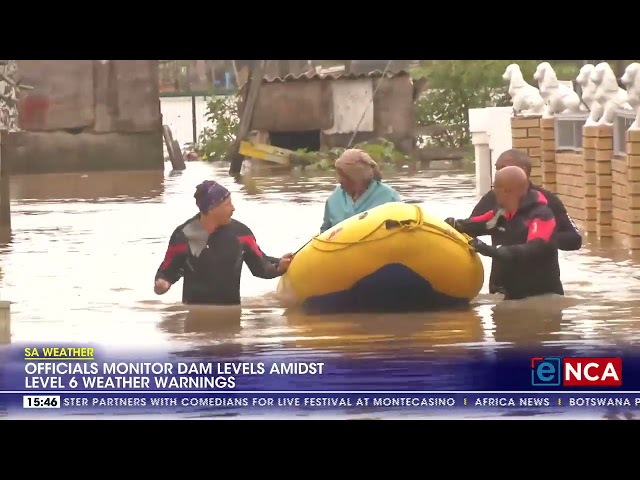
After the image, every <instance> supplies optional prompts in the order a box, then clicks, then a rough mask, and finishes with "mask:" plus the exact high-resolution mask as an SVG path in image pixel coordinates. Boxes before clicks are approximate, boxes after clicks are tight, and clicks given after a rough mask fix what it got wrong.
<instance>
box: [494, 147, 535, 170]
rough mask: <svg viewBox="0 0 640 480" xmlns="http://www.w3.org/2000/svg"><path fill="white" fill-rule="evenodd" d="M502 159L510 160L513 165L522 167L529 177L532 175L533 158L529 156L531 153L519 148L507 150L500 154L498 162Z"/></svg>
mask: <svg viewBox="0 0 640 480" xmlns="http://www.w3.org/2000/svg"><path fill="white" fill-rule="evenodd" d="M500 160H505V161H508V162H509V163H510V164H511V165H515V166H516V167H520V168H521V169H523V170H524V171H525V173H526V174H527V177H528V176H530V175H531V159H530V158H529V155H527V154H526V153H525V152H523V151H522V150H517V149H515V148H512V149H510V150H506V151H504V152H502V153H501V154H500V156H499V157H498V159H497V160H496V163H497V162H498V161H500Z"/></svg>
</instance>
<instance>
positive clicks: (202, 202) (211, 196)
mask: <svg viewBox="0 0 640 480" xmlns="http://www.w3.org/2000/svg"><path fill="white" fill-rule="evenodd" d="M229 195H231V193H230V192H229V190H227V189H226V188H225V187H223V186H222V185H220V184H219V183H218V182H214V181H213V180H205V181H204V182H202V183H201V184H200V185H198V186H197V187H196V193H195V194H194V195H193V198H195V199H196V205H197V206H198V208H199V209H200V211H201V212H202V213H207V212H208V211H209V210H210V209H212V208H214V207H217V206H218V205H220V204H221V203H222V202H224V201H225V200H226V199H227V198H229Z"/></svg>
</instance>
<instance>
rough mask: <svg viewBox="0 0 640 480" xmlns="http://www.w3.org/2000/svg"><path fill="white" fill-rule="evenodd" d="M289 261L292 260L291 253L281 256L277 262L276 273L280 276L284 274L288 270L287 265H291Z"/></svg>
mask: <svg viewBox="0 0 640 480" xmlns="http://www.w3.org/2000/svg"><path fill="white" fill-rule="evenodd" d="M291 260H293V253H286V254H284V255H283V256H282V258H281V259H280V261H279V262H278V267H277V271H278V273H280V274H283V273H285V272H286V271H287V270H288V269H289V265H291Z"/></svg>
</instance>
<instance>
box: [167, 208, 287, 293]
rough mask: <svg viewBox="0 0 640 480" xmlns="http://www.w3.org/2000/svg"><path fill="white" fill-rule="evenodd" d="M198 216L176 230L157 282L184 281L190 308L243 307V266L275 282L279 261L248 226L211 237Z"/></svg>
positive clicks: (234, 223)
mask: <svg viewBox="0 0 640 480" xmlns="http://www.w3.org/2000/svg"><path fill="white" fill-rule="evenodd" d="M199 218H200V215H199V214H198V215H196V216H194V217H192V218H190V219H189V220H187V221H186V222H185V223H183V224H182V225H180V226H179V227H178V228H176V229H175V230H174V232H173V234H172V235H171V238H170V240H169V247H168V248H167V253H166V255H165V257H164V260H163V261H162V264H161V265H160V268H158V271H157V273H156V277H155V278H156V280H157V279H159V278H162V279H164V280H166V281H167V282H169V283H171V284H174V283H176V282H177V281H178V280H180V278H184V282H183V287H182V302H183V303H186V304H210V305H239V304H240V276H241V273H242V264H243V262H244V263H246V264H247V266H248V267H249V270H251V273H252V274H253V275H254V276H256V277H260V278H275V277H278V276H279V275H280V274H279V273H277V263H278V261H279V259H277V258H274V257H268V256H266V255H265V254H264V253H263V252H262V250H261V249H260V247H259V246H258V244H257V243H256V239H255V237H254V235H253V233H252V232H251V230H250V229H249V227H247V226H246V225H245V224H243V223H241V222H238V221H237V220H234V219H232V220H231V223H230V224H228V225H225V226H223V227H220V228H218V229H217V230H216V231H215V232H213V233H212V234H209V232H207V231H206V230H205V228H204V227H203V226H202V224H201V223H200V221H199Z"/></svg>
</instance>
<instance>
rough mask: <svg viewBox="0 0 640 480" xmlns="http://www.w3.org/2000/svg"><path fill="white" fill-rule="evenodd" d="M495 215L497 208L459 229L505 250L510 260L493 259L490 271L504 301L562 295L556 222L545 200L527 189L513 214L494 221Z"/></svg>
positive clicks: (470, 219)
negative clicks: (489, 239) (494, 241)
mask: <svg viewBox="0 0 640 480" xmlns="http://www.w3.org/2000/svg"><path fill="white" fill-rule="evenodd" d="M497 213H498V208H494V209H492V210H489V211H488V212H486V213H484V214H482V215H478V216H474V217H471V218H469V219H467V220H463V221H462V222H461V224H462V225H461V226H462V228H463V230H464V232H465V233H467V234H468V235H470V236H472V237H479V236H482V235H491V236H492V237H494V238H497V239H498V245H501V247H499V248H500V249H503V248H504V249H508V253H509V257H510V259H509V260H503V259H501V258H500V257H501V256H498V257H496V258H494V260H493V269H492V270H495V273H494V274H495V275H497V276H498V280H499V284H500V285H501V286H502V288H503V289H504V294H505V298H506V299H511V300H516V299H521V298H525V297H531V296H535V295H544V294H548V293H555V294H558V295H564V289H563V287H562V282H561V281H560V265H559V263H558V246H557V244H556V242H555V241H554V234H555V230H556V219H555V216H554V214H553V211H552V210H551V208H550V207H549V204H548V201H547V198H546V196H545V195H544V194H543V193H542V192H540V191H538V190H536V189H530V190H529V192H528V193H527V195H526V196H525V198H524V199H523V200H522V202H521V204H520V207H519V208H518V210H517V211H516V212H515V213H513V214H509V213H506V214H504V215H502V216H500V217H499V218H497V219H496V218H494V217H495V216H496V214H497ZM487 223H489V225H487ZM494 223H495V224H494ZM494 246H495V245H494ZM492 273H493V272H492Z"/></svg>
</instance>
